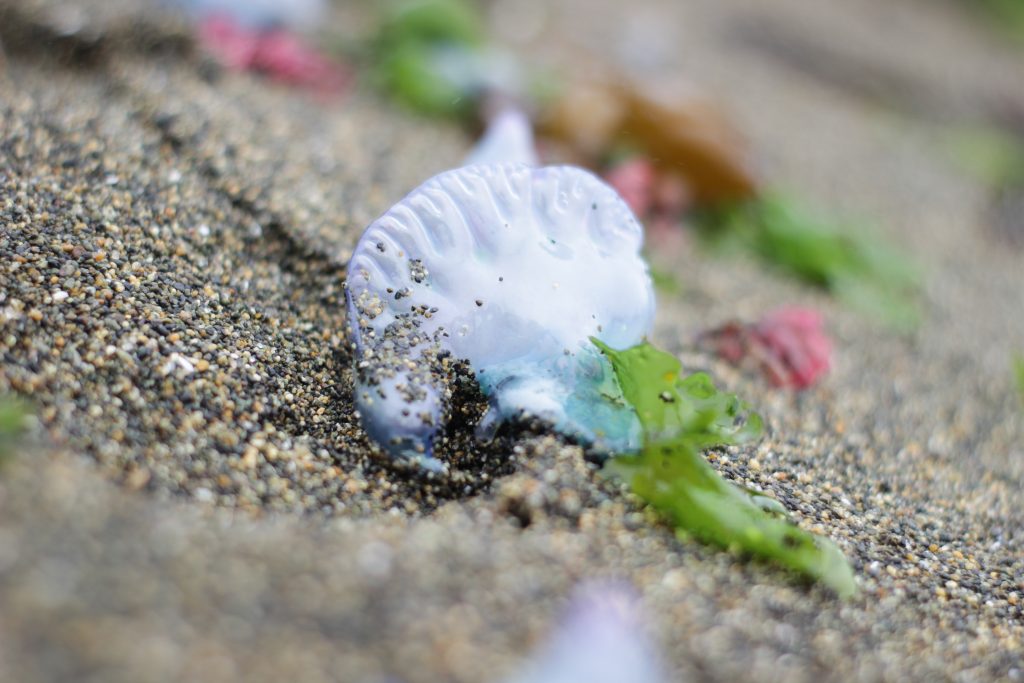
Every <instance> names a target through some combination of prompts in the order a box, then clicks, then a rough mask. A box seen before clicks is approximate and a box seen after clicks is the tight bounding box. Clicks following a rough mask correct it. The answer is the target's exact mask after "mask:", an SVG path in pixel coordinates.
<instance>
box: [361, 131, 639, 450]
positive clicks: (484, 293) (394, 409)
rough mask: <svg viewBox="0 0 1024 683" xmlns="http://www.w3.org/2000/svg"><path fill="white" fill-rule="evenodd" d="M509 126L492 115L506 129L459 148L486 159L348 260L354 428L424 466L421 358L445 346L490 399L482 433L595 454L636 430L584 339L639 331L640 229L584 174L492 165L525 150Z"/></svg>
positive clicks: (399, 212)
mask: <svg viewBox="0 0 1024 683" xmlns="http://www.w3.org/2000/svg"><path fill="white" fill-rule="evenodd" d="M502 121H503V123H502ZM523 121H525V120H522V121H520V122H518V123H517V122H516V121H514V120H510V119H508V118H507V117H506V118H504V119H499V121H498V122H497V123H499V124H501V125H502V126H504V127H505V133H506V134H504V135H490V136H489V137H485V139H484V144H483V145H482V146H481V147H480V148H478V150H477V152H476V153H475V154H476V158H478V159H484V160H485V161H491V162H490V163H480V164H474V165H471V166H466V167H462V168H459V169H456V170H453V171H448V172H445V173H441V174H439V175H437V176H434V177H433V178H431V179H430V180H428V181H426V182H425V183H423V184H422V185H421V186H420V187H418V188H416V189H415V190H413V191H412V192H411V193H409V195H407V196H406V197H405V198H404V199H403V200H402V201H400V202H399V203H398V204H396V205H395V206H393V207H392V208H391V209H390V210H389V211H388V212H387V213H385V214H384V215H383V216H381V217H380V218H379V219H377V220H376V221H374V222H373V224H371V225H370V226H369V228H367V230H366V232H365V233H364V234H363V236H362V238H361V239H360V240H359V243H358V245H357V246H356V249H355V251H354V254H353V257H352V260H351V262H350V264H349V280H348V296H349V307H350V314H351V317H352V320H353V331H354V335H355V341H356V344H357V348H358V350H359V359H358V360H357V364H358V365H357V368H358V370H359V372H358V373H357V375H358V379H357V390H356V400H357V405H358V407H359V410H360V414H361V416H362V419H363V424H364V426H365V427H366V429H367V431H368V433H369V434H370V435H371V436H372V437H373V438H374V439H376V440H377V441H378V442H380V443H382V444H383V445H385V446H386V447H388V448H389V450H391V452H392V453H393V454H395V455H399V456H404V457H411V458H414V459H417V460H419V461H420V462H421V463H423V464H425V465H427V466H428V467H438V466H439V464H438V463H437V462H436V461H434V460H433V459H432V458H431V453H432V449H431V440H432V439H433V437H434V436H435V434H436V433H437V431H438V430H439V428H440V427H441V425H442V423H443V421H444V415H445V402H446V395H447V392H446V391H445V387H443V386H442V385H441V384H439V383H438V382H436V381H433V380H432V377H433V375H432V374H431V373H429V372H427V371H426V368H425V366H426V365H429V364H434V365H435V366H436V364H437V362H438V360H439V358H443V357H444V356H445V355H447V353H450V356H451V357H452V358H457V359H465V360H468V361H469V364H470V367H471V368H472V370H473V372H474V374H475V376H476V379H477V381H478V382H479V383H480V387H481V389H482V390H483V392H484V394H485V395H486V396H487V397H488V398H489V400H490V402H491V410H490V411H489V414H488V415H487V417H486V418H485V421H484V426H483V429H484V430H487V429H489V428H493V427H494V426H496V425H497V424H499V423H501V422H502V421H505V420H507V419H511V418H516V417H523V416H527V417H537V418H541V419H544V420H546V421H548V422H550V423H551V424H553V425H554V427H555V428H556V429H558V430H560V431H562V432H563V433H565V434H567V435H568V436H571V437H574V438H577V439H580V440H582V441H585V442H589V443H594V444H598V445H601V446H603V447H607V448H608V449H610V450H625V449H627V448H629V447H631V446H635V442H636V439H637V437H638V425H637V424H636V418H635V416H634V415H633V413H632V411H631V410H629V409H628V408H624V406H622V404H621V403H620V402H618V401H617V400H615V398H614V397H615V396H616V394H617V385H614V378H613V375H612V372H611V369H610V367H609V365H608V363H607V362H606V361H605V360H604V358H603V357H602V356H601V355H600V354H599V353H598V352H597V350H596V348H595V347H594V346H593V344H592V343H591V342H590V341H589V338H590V337H597V338H598V339H601V340H602V341H604V342H605V343H607V344H608V345H610V346H612V347H615V348H624V347H627V346H631V345H633V344H636V343H638V342H640V341H641V340H642V339H643V337H644V336H645V335H646V334H647V333H648V332H649V330H650V327H651V324H652V322H653V317H654V294H653V290H652V286H651V279H650V275H649V273H648V270H647V265H646V264H645V262H644V261H643V259H642V258H641V256H640V248H641V245H642V231H641V227H640V225H639V223H638V222H637V220H636V218H635V217H634V216H633V215H632V213H631V212H630V210H629V208H628V207H627V206H626V204H625V203H624V202H623V201H622V200H621V199H620V198H619V197H618V195H617V194H616V193H615V191H614V190H612V189H611V188H610V187H609V186H608V185H606V184H605V183H604V182H602V181H601V180H600V179H598V178H597V177H595V176H594V175H592V174H590V173H589V172H587V171H584V170H582V169H579V168H575V167H570V166H550V167H535V166H530V165H526V164H522V163H494V162H493V159H494V157H495V156H500V155H501V154H502V151H501V150H506V152H507V153H508V155H509V156H512V157H513V158H520V159H522V158H523V156H524V155H525V154H526V153H527V151H526V148H525V147H524V140H525V141H527V142H529V137H528V128H527V137H526V138H523V136H522V125H524V124H523ZM517 126H518V130H517ZM495 132H500V129H499V130H498V131H496V129H495V128H492V133H495ZM446 352H447V353H446ZM609 397H611V398H609Z"/></svg>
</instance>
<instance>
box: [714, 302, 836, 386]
mask: <svg viewBox="0 0 1024 683" xmlns="http://www.w3.org/2000/svg"><path fill="white" fill-rule="evenodd" d="M702 337H703V339H705V340H707V341H710V343H711V345H712V347H713V349H714V351H715V352H716V353H717V354H718V356H719V357H721V358H723V359H724V360H727V361H729V362H730V363H733V364H739V363H741V362H742V361H743V360H744V359H745V358H750V359H752V360H753V361H755V362H756V363H757V364H758V365H759V367H760V369H761V371H762V372H763V373H764V374H765V376H766V377H767V378H768V380H769V381H770V382H771V383H772V384H774V385H775V386H779V387H793V388H794V389H806V388H808V387H810V386H812V385H814V384H815V383H816V382H818V380H820V379H821V378H822V377H823V376H824V375H825V374H826V373H827V372H828V370H829V368H830V367H831V357H832V341H831V340H830V339H829V338H828V335H827V334H826V333H825V329H824V320H823V319H822V316H821V314H820V313H818V311H815V310H813V309H809V308H801V307H797V306H790V307H785V308H780V309H778V310H776V311H773V312H771V313H768V314H767V315H765V316H764V317H762V318H761V319H760V320H759V321H757V322H756V323H753V324H743V323H739V322H730V323H728V324H726V325H723V326H722V327H720V328H718V329H716V330H712V331H710V332H707V333H705V334H704V335H702Z"/></svg>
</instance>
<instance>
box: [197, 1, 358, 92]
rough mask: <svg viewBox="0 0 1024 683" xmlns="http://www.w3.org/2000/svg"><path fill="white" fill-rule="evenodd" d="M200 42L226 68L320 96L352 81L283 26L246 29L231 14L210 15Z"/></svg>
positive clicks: (341, 68)
mask: <svg viewBox="0 0 1024 683" xmlns="http://www.w3.org/2000/svg"><path fill="white" fill-rule="evenodd" d="M199 41H200V44H201V45H202V46H203V48H204V49H205V50H206V51H207V52H209V53H210V54H211V55H212V56H213V57H214V58H215V59H216V60H217V61H218V62H220V63H221V64H223V65H224V66H225V67H227V68H229V69H235V70H238V71H257V72H259V73H264V74H266V75H268V76H270V77H271V78H273V79H275V80H278V81H281V82H282V83H288V84H290V85H296V86H300V87H304V88H308V89H309V90H312V91H314V92H317V93H319V94H322V95H337V94H340V93H342V92H343V91H344V90H345V89H347V87H348V86H349V85H350V84H351V82H352V73H351V71H350V70H349V69H348V68H346V67H345V66H343V65H341V64H339V63H337V62H335V61H333V60H331V59H330V58H328V57H326V56H324V55H323V54H321V53H320V52H318V51H316V50H314V49H312V48H310V47H307V46H306V45H305V44H304V43H303V42H302V40H301V39H300V38H299V37H298V36H296V35H295V34H294V33H291V32H290V31H288V30H286V29H282V28H273V29H252V28H247V27H245V26H242V25H241V24H239V23H238V22H237V21H235V20H234V19H233V18H231V17H230V16H227V15H224V14H213V15H210V16H208V17H206V18H205V19H203V20H201V21H200V23H199Z"/></svg>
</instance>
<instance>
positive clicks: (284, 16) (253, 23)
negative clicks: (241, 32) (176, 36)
mask: <svg viewBox="0 0 1024 683" xmlns="http://www.w3.org/2000/svg"><path fill="white" fill-rule="evenodd" d="M160 1H161V2H162V3H163V4H165V5H170V6H176V7H179V8H180V9H182V10H184V11H185V12H186V13H188V14H189V15H191V16H192V17H193V18H195V19H204V18H206V17H210V16H214V15H217V16H227V17H230V18H231V19H233V20H234V21H235V22H237V23H238V24H240V25H242V26H245V27H247V28H252V29H265V28H278V27H284V28H290V29H295V30H310V29H313V28H316V26H317V24H318V23H319V22H320V21H321V20H322V19H323V17H324V15H325V14H326V13H327V3H326V2H325V0H160Z"/></svg>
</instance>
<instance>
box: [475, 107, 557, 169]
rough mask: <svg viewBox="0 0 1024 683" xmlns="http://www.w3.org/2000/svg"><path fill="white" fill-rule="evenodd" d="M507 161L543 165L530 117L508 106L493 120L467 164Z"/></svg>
mask: <svg viewBox="0 0 1024 683" xmlns="http://www.w3.org/2000/svg"><path fill="white" fill-rule="evenodd" d="M507 163H513V164H525V165H527V166H537V165H539V164H540V159H538V158H537V150H536V148H535V146H534V143H533V128H532V126H531V125H530V120H529V119H528V118H527V117H526V114H524V113H523V112H521V111H519V110H517V109H505V110H504V111H502V112H500V113H498V114H497V115H496V116H495V117H494V118H493V119H491V122H490V123H489V124H488V126H487V132H486V133H485V134H484V136H483V137H482V138H481V139H480V141H479V142H478V143H477V144H476V147H474V148H473V151H471V152H470V153H469V156H468V157H466V161H465V164H464V165H465V166H473V165H476V164H507Z"/></svg>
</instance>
